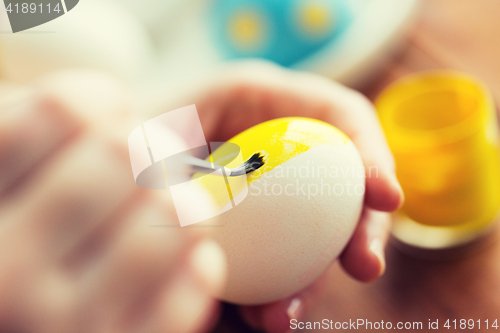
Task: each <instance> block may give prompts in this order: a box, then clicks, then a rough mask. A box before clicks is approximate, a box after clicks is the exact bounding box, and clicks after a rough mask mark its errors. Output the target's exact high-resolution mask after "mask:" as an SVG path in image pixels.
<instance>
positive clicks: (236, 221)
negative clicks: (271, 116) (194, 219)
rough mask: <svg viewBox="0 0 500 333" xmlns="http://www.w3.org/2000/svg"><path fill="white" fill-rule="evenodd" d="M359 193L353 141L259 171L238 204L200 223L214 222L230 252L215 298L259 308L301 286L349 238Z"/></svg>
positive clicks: (361, 180)
mask: <svg viewBox="0 0 500 333" xmlns="http://www.w3.org/2000/svg"><path fill="white" fill-rule="evenodd" d="M325 169H326V170H327V171H328V173H326V172H325V171H324V170H325ZM293 170H295V172H294V171H293ZM301 171H302V172H301ZM287 172H288V173H287ZM297 182H298V183H297ZM297 184H298V185H297ZM328 187H329V188H330V191H328ZM266 188H267V194H266ZM315 189H317V190H318V191H317V192H318V193H315V192H316V191H315ZM280 191H281V193H280ZM285 191H286V193H285ZM364 191H365V173H364V167H363V162H362V160H361V157H360V156H359V153H358V151H357V150H356V148H355V146H354V144H353V143H352V142H349V143H348V144H346V145H338V146H335V147H333V146H331V145H326V144H325V145H321V146H318V147H315V148H312V149H310V150H308V151H307V152H305V153H303V154H301V155H299V156H296V157H294V158H292V159H290V160H288V161H286V162H285V163H283V164H281V166H278V167H276V168H274V169H273V170H271V171H269V172H266V173H264V174H263V175H262V176H261V177H260V178H259V179H258V180H257V181H255V182H254V183H252V184H251V185H250V187H249V191H248V195H247V197H246V198H245V199H244V200H243V201H242V202H241V203H240V204H239V205H238V206H236V207H235V208H233V209H231V210H229V211H227V212H225V213H223V214H222V215H220V216H219V217H218V221H217V222H215V220H211V221H206V222H203V223H202V224H206V225H210V224H213V223H217V226H218V227H212V228H210V227H206V228H205V229H206V231H207V232H208V233H209V234H210V235H211V236H212V237H214V238H215V239H216V240H217V242H218V243H219V244H220V245H221V246H222V248H223V249H224V250H225V252H226V255H227V260H228V281H227V286H226V289H225V290H224V292H223V293H222V294H221V295H218V296H219V297H220V298H221V299H222V300H225V301H228V302H232V303H237V304H248V305H251V304H264V303H269V302H273V301H277V300H280V299H283V298H285V297H288V296H291V295H293V294H294V293H296V292H298V291H300V290H301V289H303V288H305V287H306V286H307V285H309V284H310V283H311V282H313V281H314V280H315V279H316V278H317V277H318V276H319V275H320V274H321V273H322V272H323V271H324V270H325V269H326V268H327V266H328V265H329V264H330V263H331V262H332V261H333V260H334V259H335V258H336V257H337V256H338V255H339V254H340V253H341V252H342V250H343V249H344V247H345V245H346V244H347V242H348V241H349V239H350V237H351V236H352V233H353V231H354V229H355V227H356V224H357V222H358V219H359V217H360V214H361V210H362V206H363V198H364ZM235 201H238V200H235Z"/></svg>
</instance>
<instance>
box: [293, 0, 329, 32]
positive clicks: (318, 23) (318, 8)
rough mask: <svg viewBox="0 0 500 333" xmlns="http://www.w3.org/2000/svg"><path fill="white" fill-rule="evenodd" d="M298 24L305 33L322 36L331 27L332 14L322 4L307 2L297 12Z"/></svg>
mask: <svg viewBox="0 0 500 333" xmlns="http://www.w3.org/2000/svg"><path fill="white" fill-rule="evenodd" d="M299 23H300V26H301V28H302V29H303V30H304V31H306V32H307V33H309V34H313V35H322V34H324V33H326V32H328V31H329V30H330V29H331V27H332V25H333V17H332V12H331V11H330V9H329V8H328V6H326V4H324V3H322V2H317V1H309V2H306V3H305V4H304V5H303V6H302V7H301V8H300V10H299Z"/></svg>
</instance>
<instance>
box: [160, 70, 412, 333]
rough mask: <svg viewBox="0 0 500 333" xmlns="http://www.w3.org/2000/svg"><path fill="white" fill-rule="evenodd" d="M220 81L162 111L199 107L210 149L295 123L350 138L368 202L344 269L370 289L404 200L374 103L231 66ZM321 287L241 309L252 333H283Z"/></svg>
mask: <svg viewBox="0 0 500 333" xmlns="http://www.w3.org/2000/svg"><path fill="white" fill-rule="evenodd" d="M212 74H213V75H211V76H212V77H213V76H214V75H215V74H214V73H212ZM216 76H217V77H218V79H217V80H213V79H208V80H206V81H203V80H202V81H201V83H199V84H198V86H197V87H194V86H193V85H194V84H193V82H190V86H189V90H188V92H189V93H190V94H191V95H189V93H188V95H185V96H184V97H183V98H180V101H179V102H178V104H172V103H170V105H169V106H168V108H166V109H165V110H173V109H175V108H177V107H181V106H184V105H188V104H196V106H197V109H198V113H199V115H200V119H201V122H202V126H203V129H204V132H205V135H206V138H207V141H226V140H228V139H229V138H231V137H232V136H234V135H236V134H238V133H239V132H241V131H243V130H245V129H247V128H249V127H251V126H254V125H256V124H258V123H261V122H263V121H266V120H269V119H273V118H279V117H290V116H303V117H311V118H316V119H320V120H323V121H325V122H328V123H330V124H332V125H334V126H336V127H337V128H339V129H340V130H342V131H343V132H344V133H346V134H347V135H348V136H349V137H350V138H351V140H352V141H353V142H354V143H355V145H356V147H357V148H358V150H359V152H360V153H361V156H362V158H363V160H364V164H365V167H366V170H367V178H366V196H365V207H364V211H363V214H362V217H361V219H360V221H359V224H358V227H357V229H356V231H355V233H354V236H353V237H352V240H351V241H350V243H349V244H348V245H347V247H346V248H345V250H344V252H343V253H342V255H341V256H340V262H341V264H342V266H343V268H344V269H345V271H347V272H348V273H349V274H350V275H351V276H352V277H354V278H356V279H358V280H360V281H365V282H368V281H371V280H374V279H376V278H377V277H379V276H380V275H382V274H383V272H384V269H385V261H384V247H385V244H386V242H387V239H388V235H389V229H390V222H389V216H388V214H387V213H381V212H390V211H393V210H396V209H397V208H398V207H400V206H401V205H402V203H403V193H402V190H401V187H400V186H399V183H398V181H397V179H396V176H395V169H394V161H393V158H392V155H391V153H390V150H389V148H388V146H387V143H386V141H385V138H384V135H383V133H382V130H381V128H380V125H379V123H378V120H377V116H376V114H375V111H374V109H373V107H372V105H371V103H370V102H369V101H368V100H367V99H366V98H365V97H364V96H362V95H361V94H359V93H357V92H355V91H353V90H350V89H348V88H346V87H343V86H341V85H339V84H337V83H335V82H332V81H330V80H328V79H325V78H321V77H318V76H316V75H312V74H306V73H298V72H292V71H288V70H284V69H281V68H278V67H276V66H273V65H270V64H265V63H239V64H234V65H230V66H229V68H226V69H225V70H223V71H218V72H217V73H216ZM170 92H171V94H169V96H173V95H174V96H178V95H181V96H182V88H181V89H180V91H175V90H174V91H170ZM199 96H202V97H199ZM159 105H161V103H160V104H159ZM319 281H321V279H319V280H318V282H317V283H315V284H313V285H312V286H310V287H309V288H307V289H306V290H304V291H302V292H300V293H298V294H297V295H294V296H292V297H290V298H289V299H287V300H283V301H280V302H276V303H274V304H268V305H264V306H257V307H244V308H243V309H242V311H243V314H244V317H245V318H246V319H247V321H248V322H249V323H250V324H251V326H253V327H255V328H261V329H265V330H266V331H268V332H286V331H288V330H289V328H290V324H289V321H290V319H298V320H300V319H301V317H302V316H303V315H304V314H305V313H306V312H307V308H308V307H309V306H310V305H311V304H313V303H314V301H315V298H317V297H318V295H320V294H321V284H320V282H319ZM323 283H324V281H323Z"/></svg>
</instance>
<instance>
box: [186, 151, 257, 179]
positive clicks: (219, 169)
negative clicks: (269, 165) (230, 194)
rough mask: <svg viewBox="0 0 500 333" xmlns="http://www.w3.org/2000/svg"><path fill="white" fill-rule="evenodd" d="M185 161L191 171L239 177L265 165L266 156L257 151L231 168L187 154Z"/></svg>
mask: <svg viewBox="0 0 500 333" xmlns="http://www.w3.org/2000/svg"><path fill="white" fill-rule="evenodd" d="M183 162H184V163H185V164H187V165H188V166H189V167H190V169H191V172H201V173H210V174H213V175H217V176H227V177H238V176H243V175H246V174H249V173H251V172H254V171H255V170H257V169H259V168H260V167H262V166H263V165H264V157H263V156H262V155H261V154H260V153H255V154H253V155H252V157H250V158H249V159H248V160H247V161H246V162H245V163H243V164H241V165H239V166H237V167H235V168H232V169H229V168H226V167H223V166H220V165H217V164H213V163H210V162H209V161H205V160H202V159H199V158H196V157H194V156H186V157H184V158H183Z"/></svg>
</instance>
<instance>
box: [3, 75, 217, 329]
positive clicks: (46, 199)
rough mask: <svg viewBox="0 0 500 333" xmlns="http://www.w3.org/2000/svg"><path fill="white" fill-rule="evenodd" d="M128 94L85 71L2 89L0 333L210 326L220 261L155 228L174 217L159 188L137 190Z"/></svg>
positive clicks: (177, 231)
mask: <svg viewBox="0 0 500 333" xmlns="http://www.w3.org/2000/svg"><path fill="white" fill-rule="evenodd" d="M129 95H130V94H129V93H128V92H127V91H125V90H124V89H123V88H121V87H119V86H118V85H117V84H116V83H115V82H114V81H112V80H110V79H109V78H107V77H104V76H100V75H97V74H91V73H82V72H78V73H65V74H58V75H53V76H51V77H47V78H45V79H43V80H41V81H40V82H38V83H37V84H36V85H33V86H31V87H19V86H15V85H9V84H2V85H0V331H2V332H3V331H5V332H30V333H31V332H33V333H38V332H40V333H45V332H47V333H54V332H120V333H121V332H159V333H160V332H170V333H174V332H179V333H188V332H195V331H199V330H200V328H203V329H205V330H206V329H208V328H209V327H210V324H211V323H214V322H215V320H214V318H216V313H215V311H216V307H215V305H216V302H215V301H214V300H213V298H212V297H211V296H210V295H211V294H212V293H213V291H214V290H217V289H218V288H221V287H222V284H223V278H224V271H225V267H224V264H225V262H224V258H223V255H222V253H221V250H220V249H219V248H218V246H217V245H215V244H214V243H213V242H211V241H206V240H203V239H202V237H201V235H198V234H196V233H194V232H192V231H193V229H191V230H189V229H181V228H161V227H154V226H158V225H165V224H167V225H168V224H170V225H172V226H175V225H177V226H178V222H177V215H176V213H175V210H174V207H173V205H172V202H171V199H170V198H169V197H168V194H167V193H166V192H167V191H152V190H143V189H140V188H139V187H138V186H136V184H135V183H134V179H133V176H132V171H131V167H130V160H129V157H128V148H127V137H128V134H129V132H130V130H131V129H132V128H133V127H135V126H138V125H140V124H141V122H138V123H137V122H136V123H134V124H133V125H131V123H132V122H130V121H129V122H127V113H128V108H129V106H130V105H131V103H130V101H129ZM129 124H130V125H131V126H130V127H129ZM132 126H133V127H132ZM199 195H200V196H202V195H203V193H199ZM200 200H201V199H200Z"/></svg>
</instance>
